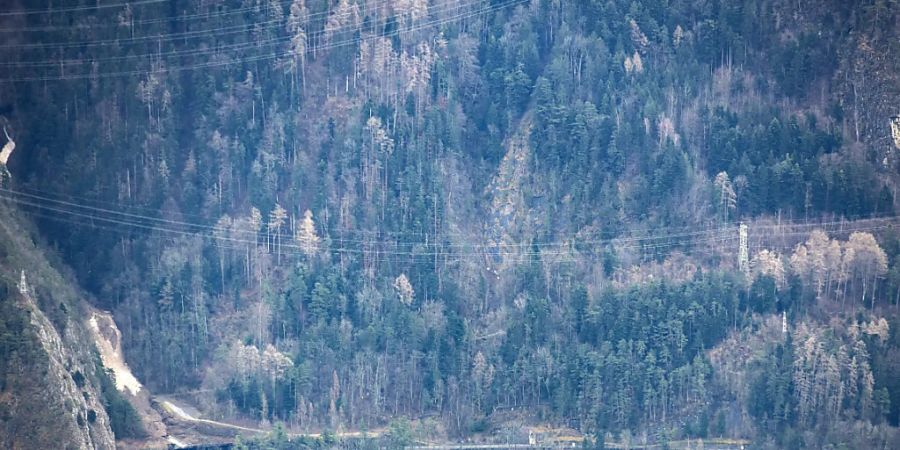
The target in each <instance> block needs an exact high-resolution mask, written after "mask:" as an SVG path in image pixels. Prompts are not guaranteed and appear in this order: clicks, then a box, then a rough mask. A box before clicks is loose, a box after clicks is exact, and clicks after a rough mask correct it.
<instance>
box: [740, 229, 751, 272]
mask: <svg viewBox="0 0 900 450" xmlns="http://www.w3.org/2000/svg"><path fill="white" fill-rule="evenodd" d="M739 230H740V231H739V233H740V248H738V269H740V271H741V272H743V273H744V275H747V274H749V272H750V251H749V247H748V245H747V224H745V223H743V222H741V226H740V228H739Z"/></svg>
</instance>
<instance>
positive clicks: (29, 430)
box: [0, 203, 118, 449]
mask: <svg viewBox="0 0 900 450" xmlns="http://www.w3.org/2000/svg"><path fill="white" fill-rule="evenodd" d="M20 214H21V212H20V211H18V210H17V209H16V208H15V207H13V206H10V205H9V204H6V203H3V204H0V280H2V288H3V289H2V302H0V308H2V314H0V343H2V347H0V350H2V357H0V414H2V417H0V446H2V447H3V448H11V449H38V448H65V449H95V448H96V449H114V448H115V447H116V446H115V442H114V439H113V429H112V428H111V423H110V418H109V416H108V415H107V410H106V404H107V403H108V402H109V400H110V396H109V393H107V392H104V388H103V383H104V382H106V383H108V381H106V377H107V375H106V374H104V373H101V372H100V371H101V370H102V366H101V365H99V360H98V357H97V353H96V350H95V349H94V345H93V340H92V339H91V337H90V335H89V334H88V331H87V329H86V327H85V323H84V322H83V320H84V317H85V313H86V312H87V309H86V306H85V304H84V303H83V301H82V300H81V298H80V296H79V295H78V288H77V287H73V286H72V284H71V281H70V280H67V279H66V278H65V277H63V276H62V275H60V273H59V272H57V270H56V269H55V268H54V267H53V265H52V264H51V263H50V262H48V260H47V259H46V258H45V257H44V254H43V249H42V248H41V247H40V246H39V245H37V244H36V243H35V242H34V241H33V240H32V239H33V236H34V228H33V227H31V226H28V225H25V223H26V222H23V221H21V220H20V219H19V217H18V216H19V215H20ZM116 425H118V424H116Z"/></svg>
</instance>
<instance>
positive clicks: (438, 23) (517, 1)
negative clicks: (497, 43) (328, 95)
mask: <svg viewBox="0 0 900 450" xmlns="http://www.w3.org/2000/svg"><path fill="white" fill-rule="evenodd" d="M528 1H529V0H511V1H508V2H506V3H500V4H496V5H492V6H489V7H486V8H481V9H478V10H475V11H470V12H466V13H461V14H457V15H455V16H451V17H446V18H442V19H438V20H433V21H425V22H423V23H420V24H418V25H416V26H412V27H409V28H407V29H402V28H397V29H395V30H393V31H391V32H387V33H383V34H378V35H372V36H368V37H362V36H361V37H359V38H352V39H349V40H344V41H338V42H333V43H330V44H326V45H322V46H317V47H315V48H312V49H307V50H306V53H311V52H313V51H325V50H330V49H334V48H339V47H342V46H346V45H352V44H356V43H360V42H363V41H368V40H374V39H378V38H385V37H392V36H397V35H400V34H403V33H410V32H414V31H419V30H422V29H424V28H428V27H432V26H441V25H445V24H448V23H452V22H455V21H458V20H464V19H468V18H473V17H478V16H481V15H486V14H489V13H491V12H495V11H499V10H501V9H504V8H508V7H510V6H515V5H519V4H524V3H527V2H528ZM285 42H287V41H285ZM218 52H219V50H217V49H211V50H210V51H207V52H203V53H205V54H206V55H208V56H212V55H216V54H217V53H218ZM201 54H202V53H201ZM286 56H293V52H291V51H286V52H273V53H271V54H266V55H256V56H251V57H245V58H235V59H234V60H226V61H207V62H204V63H199V64H188V65H184V66H174V67H167V68H160V69H156V70H153V69H150V70H130V71H119V72H105V73H98V74H90V73H79V74H74V75H59V76H34V77H20V78H14V77H12V78H3V79H0V82H8V83H12V82H33V81H62V80H82V79H94V78H112V77H119V76H133V75H146V74H148V73H154V72H157V73H158V72H163V73H169V72H180V71H184V70H194V69H202V68H212V67H220V66H228V65H236V64H240V63H250V62H257V61H264V60H270V59H278V58H283V57H286Z"/></svg>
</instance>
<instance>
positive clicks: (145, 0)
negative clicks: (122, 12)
mask: <svg viewBox="0 0 900 450" xmlns="http://www.w3.org/2000/svg"><path fill="white" fill-rule="evenodd" d="M170 1H171V0H133V1H131V2H127V3H100V4H97V5H93V6H71V7H68V8H59V9H23V10H19V11H5V12H0V17H11V16H33V15H50V14H65V13H73V12H81V11H96V10H101V9H109V8H122V7H128V6H141V5H151V4H156V3H167V2H170ZM98 3H99V2H98Z"/></svg>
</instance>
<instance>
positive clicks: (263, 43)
mask: <svg viewBox="0 0 900 450" xmlns="http://www.w3.org/2000/svg"><path fill="white" fill-rule="evenodd" d="M485 3H487V2H485V1H484V0H475V1H471V2H469V3H462V4H459V5H457V6H456V7H453V8H448V9H446V10H444V9H437V10H436V11H433V13H432V14H442V13H446V12H449V11H450V10H455V11H456V12H458V11H461V10H462V9H464V8H467V7H469V6H474V5H478V4H485ZM348 14H351V13H345V14H338V15H337V16H338V17H346V16H347V15H348ZM267 23H276V24H277V25H278V26H276V27H272V28H271V30H276V31H282V28H283V27H282V26H281V25H282V24H281V20H280V19H276V20H271V21H267V22H255V23H248V24H243V25H237V26H233V27H223V28H219V29H214V30H200V31H192V32H189V33H191V36H190V37H191V38H198V37H203V38H207V37H215V38H219V37H221V36H227V35H231V34H238V33H241V32H254V33H257V32H266V31H271V30H270V29H269V28H268V27H265V28H262V29H258V28H257V27H258V26H259V25H260V24H267ZM308 23H309V22H307V25H308ZM351 31H356V26H354V25H352V24H351V25H347V26H344V27H339V28H335V29H331V30H329V29H323V30H320V31H317V32H313V33H310V34H307V40H308V41H313V40H316V39H319V38H322V37H325V36H328V35H340V34H344V33H347V32H351ZM171 36H172V37H170V36H169V35H161V36H160V37H158V38H157V37H154V36H148V37H146V41H145V42H146V43H147V44H157V43H161V42H168V41H170V40H175V41H177V40H180V39H184V38H185V37H184V36H182V35H179V34H178V33H173V34H172V35H171ZM292 39H293V36H290V35H286V36H275V37H270V38H268V39H263V40H254V41H243V42H232V43H229V44H225V45H221V46H215V47H211V48H204V47H196V48H188V49H175V50H171V51H166V52H161V51H159V50H154V51H150V52H147V53H141V54H134V55H131V54H125V55H117V56H109V57H101V58H75V59H54V60H42V61H0V67H2V66H6V67H12V68H24V67H47V68H57V67H60V66H63V67H65V68H67V69H71V68H72V66H81V65H87V64H99V63H109V62H114V61H128V60H135V61H140V60H143V59H155V60H161V59H168V58H179V57H188V56H195V55H203V54H213V53H218V52H222V51H232V50H233V51H240V50H252V49H261V48H262V47H268V46H277V45H281V44H287V43H289V42H291V41H292ZM127 40H128V39H124V40H123V41H127ZM112 42H113V43H118V42H117V41H112ZM73 45H74V46H76V47H78V46H85V45H90V44H82V45H79V44H73ZM318 48H319V47H316V49H318ZM313 50H314V49H310V50H309V52H311V51H313Z"/></svg>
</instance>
